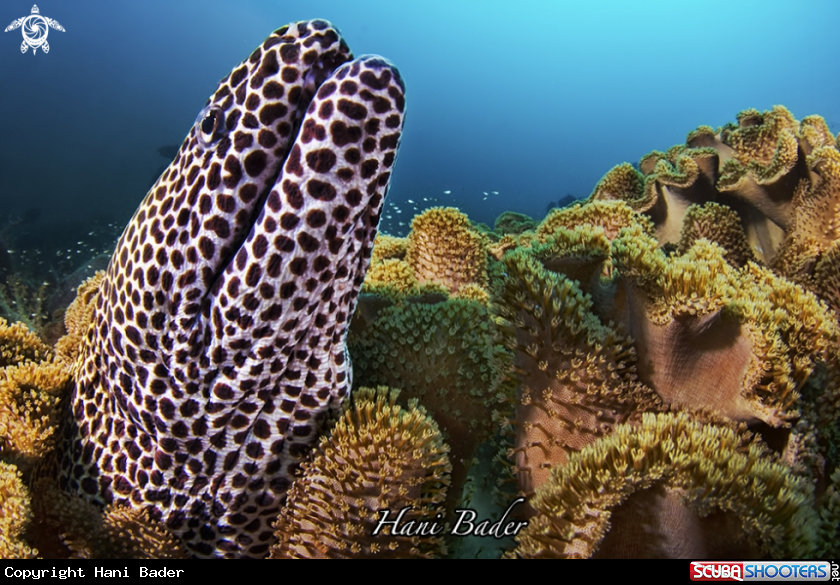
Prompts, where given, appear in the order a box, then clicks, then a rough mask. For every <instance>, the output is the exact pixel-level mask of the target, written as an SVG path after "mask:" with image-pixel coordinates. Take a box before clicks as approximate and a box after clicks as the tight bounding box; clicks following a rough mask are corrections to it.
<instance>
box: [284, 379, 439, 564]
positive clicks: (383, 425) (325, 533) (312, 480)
mask: <svg viewBox="0 0 840 585" xmlns="http://www.w3.org/2000/svg"><path fill="white" fill-rule="evenodd" d="M397 394H398V391H395V390H390V389H388V388H385V387H380V388H378V389H376V390H373V389H360V390H358V391H356V392H355V393H354V397H353V403H352V404H351V405H350V406H348V407H347V408H345V410H344V413H343V414H342V416H341V418H340V419H339V420H338V422H337V423H336V425H335V427H334V428H333V430H332V433H331V434H330V436H329V438H326V437H325V438H323V439H322V440H321V442H320V444H319V445H318V447H317V449H316V450H315V456H314V458H313V459H312V460H311V461H310V462H308V463H305V464H304V466H303V470H302V471H303V472H302V475H301V477H300V478H299V479H298V480H297V481H296V482H295V483H294V485H293V486H292V489H291V490H290V492H289V496H288V502H287V505H286V507H285V508H284V509H283V512H282V513H281V515H280V519H279V520H278V522H277V524H276V536H277V538H278V543H277V544H276V545H274V546H273V547H272V549H271V557H272V558H358V557H373V556H377V557H382V556H384V557H396V558H421V557H422V558H428V557H431V556H434V555H438V554H441V553H442V552H443V551H444V549H443V543H442V540H441V539H440V538H439V537H420V536H405V535H392V534H391V532H390V530H388V529H386V530H385V531H383V532H382V533H380V534H379V535H377V536H373V535H372V533H373V531H374V529H375V528H376V526H377V524H378V521H379V519H380V516H379V513H377V511H379V510H384V509H387V510H391V511H392V514H395V513H396V512H397V511H399V510H401V509H402V508H404V507H405V506H411V510H410V511H409V512H408V513H407V514H406V515H405V517H404V518H403V521H404V522H409V521H412V522H415V523H416V522H421V521H424V520H427V519H434V518H435V517H436V515H437V514H438V513H439V512H442V510H443V508H442V504H443V501H444V499H445V494H446V486H447V485H448V483H449V477H448V475H449V472H450V469H451V468H450V465H449V459H448V457H447V451H448V449H447V447H446V446H445V445H444V443H443V440H442V438H441V435H440V431H439V430H438V427H437V424H436V423H435V422H434V421H433V420H432V419H431V418H430V417H429V416H428V415H427V414H426V412H425V410H424V409H423V408H422V407H420V406H418V405H417V402H416V400H412V401H409V404H408V407H407V408H403V407H401V406H399V405H397V403H396V399H397Z"/></svg>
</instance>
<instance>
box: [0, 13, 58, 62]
mask: <svg viewBox="0 0 840 585" xmlns="http://www.w3.org/2000/svg"><path fill="white" fill-rule="evenodd" d="M50 27H52V28H54V29H55V30H60V31H61V32H64V27H63V26H61V25H60V24H58V21H56V20H53V19H52V18H47V17H46V16H41V15H40V14H39V10H38V5H37V4H36V5H34V6H33V7H32V14H30V15H29V16H24V17H23V18H18V19H17V20H15V21H14V22H12V24H10V25H9V26H7V27H6V30H5V31H3V32H9V31H10V30H15V29H16V28H20V29H21V32H22V33H23V43H21V45H20V52H21V53H25V52H26V50H27V49H29V47H32V54H33V55H34V54H35V53H37V52H38V48H39V47H40V48H41V50H42V51H44V52H45V53H49V52H50V44H49V43H48V42H47V33H49V32H50Z"/></svg>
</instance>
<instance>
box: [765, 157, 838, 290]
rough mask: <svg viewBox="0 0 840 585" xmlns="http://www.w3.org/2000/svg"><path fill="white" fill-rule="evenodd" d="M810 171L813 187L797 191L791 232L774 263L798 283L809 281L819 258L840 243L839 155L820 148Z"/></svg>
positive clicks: (809, 184) (812, 161)
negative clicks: (833, 245) (836, 243)
mask: <svg viewBox="0 0 840 585" xmlns="http://www.w3.org/2000/svg"><path fill="white" fill-rule="evenodd" d="M808 168H809V169H810V170H811V178H812V183H806V182H805V181H803V182H802V183H801V184H800V185H799V187H798V188H797V190H796V193H795V194H794V199H795V202H794V207H795V210H794V212H793V217H792V220H791V225H790V229H789V230H788V232H787V234H786V237H785V239H784V241H783V242H782V244H781V246H780V248H779V251H778V256H777V257H776V258H775V259H774V261H773V267H774V268H775V269H776V270H777V271H778V272H779V273H780V274H783V275H785V276H787V277H789V278H793V279H796V280H803V279H807V277H808V276H809V275H810V274H811V273H812V272H813V270H814V267H815V265H816V263H817V261H818V260H819V257H820V255H821V254H823V253H824V252H827V251H828V249H829V248H830V247H831V246H832V244H833V243H834V242H836V241H837V240H840V152H838V151H837V149H836V148H834V147H833V146H829V147H822V148H817V149H816V150H814V152H813V153H812V154H811V155H810V156H809V157H808ZM809 186H810V188H809Z"/></svg>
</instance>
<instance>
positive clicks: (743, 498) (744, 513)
mask: <svg viewBox="0 0 840 585" xmlns="http://www.w3.org/2000/svg"><path fill="white" fill-rule="evenodd" d="M813 499H814V496H813V491H812V486H810V485H809V484H808V483H807V481H805V480H804V479H802V478H798V477H795V476H793V475H791V474H790V470H789V468H788V467H787V466H785V465H782V464H779V463H773V462H770V461H768V459H767V454H766V453H765V452H764V449H763V448H762V447H761V446H760V445H759V444H757V443H755V442H752V443H747V442H746V441H745V437H744V434H743V429H740V430H739V429H737V428H733V427H731V426H727V425H715V424H704V423H703V422H701V421H698V420H696V419H693V418H692V417H691V416H690V415H689V414H686V413H678V414H661V415H654V414H652V413H646V414H644V415H643V416H642V421H641V422H640V423H639V424H638V425H632V424H625V425H620V426H617V427H615V428H614V429H613V430H612V433H611V434H610V435H609V436H607V437H604V438H602V439H601V440H599V441H598V442H596V443H594V444H591V445H589V446H587V447H585V448H584V449H582V450H581V451H580V452H578V453H575V454H574V455H572V456H571V457H570V458H569V461H568V462H567V463H566V464H565V465H561V466H557V467H555V468H554V469H553V470H552V473H551V478H550V480H549V482H548V483H546V484H545V485H544V486H543V487H541V488H540V489H539V490H537V493H536V495H535V496H534V497H533V498H531V505H532V506H533V507H534V508H535V509H536V510H537V514H536V516H535V517H534V518H532V519H531V522H530V524H529V525H528V527H527V528H526V529H525V530H524V531H523V532H522V533H521V534H520V535H519V538H518V539H517V540H518V542H519V546H518V547H517V548H516V551H515V554H516V555H517V556H520V557H526V558H540V557H551V558H558V557H559V558H575V557H577V558H589V557H593V556H601V557H628V556H632V557H635V558H733V557H734V558H761V557H763V556H769V557H771V558H787V557H798V558H802V557H811V556H813V555H814V554H815V553H816V552H817V546H818V544H817V543H816V542H815V537H816V535H817V530H818V526H819V519H818V516H817V513H816V511H815V510H814V507H813V505H814V501H813ZM596 553H597V554H596Z"/></svg>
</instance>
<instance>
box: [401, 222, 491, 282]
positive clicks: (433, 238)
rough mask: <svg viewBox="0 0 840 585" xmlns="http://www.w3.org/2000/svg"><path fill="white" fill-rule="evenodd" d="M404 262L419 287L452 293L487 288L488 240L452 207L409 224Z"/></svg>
mask: <svg viewBox="0 0 840 585" xmlns="http://www.w3.org/2000/svg"><path fill="white" fill-rule="evenodd" d="M405 260H406V262H407V263H408V264H409V265H410V266H411V268H412V269H413V270H414V275H415V277H416V278H417V280H418V282H420V284H426V283H438V284H441V285H443V286H445V287H446V288H447V289H448V290H449V291H450V292H453V293H455V292H458V289H459V288H461V287H462V286H465V285H466V284H470V283H472V284H477V285H479V286H486V285H487V239H486V237H484V236H482V235H481V234H479V233H478V232H477V231H475V230H474V229H473V228H472V226H471V224H470V222H469V219H468V218H467V216H466V215H464V214H463V213H461V212H460V211H458V210H457V209H455V208H452V207H433V208H431V209H427V210H426V211H424V212H423V213H421V214H420V215H418V216H416V217H415V218H414V219H413V220H412V221H411V232H410V233H409V235H408V242H407V249H406V256H405Z"/></svg>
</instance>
